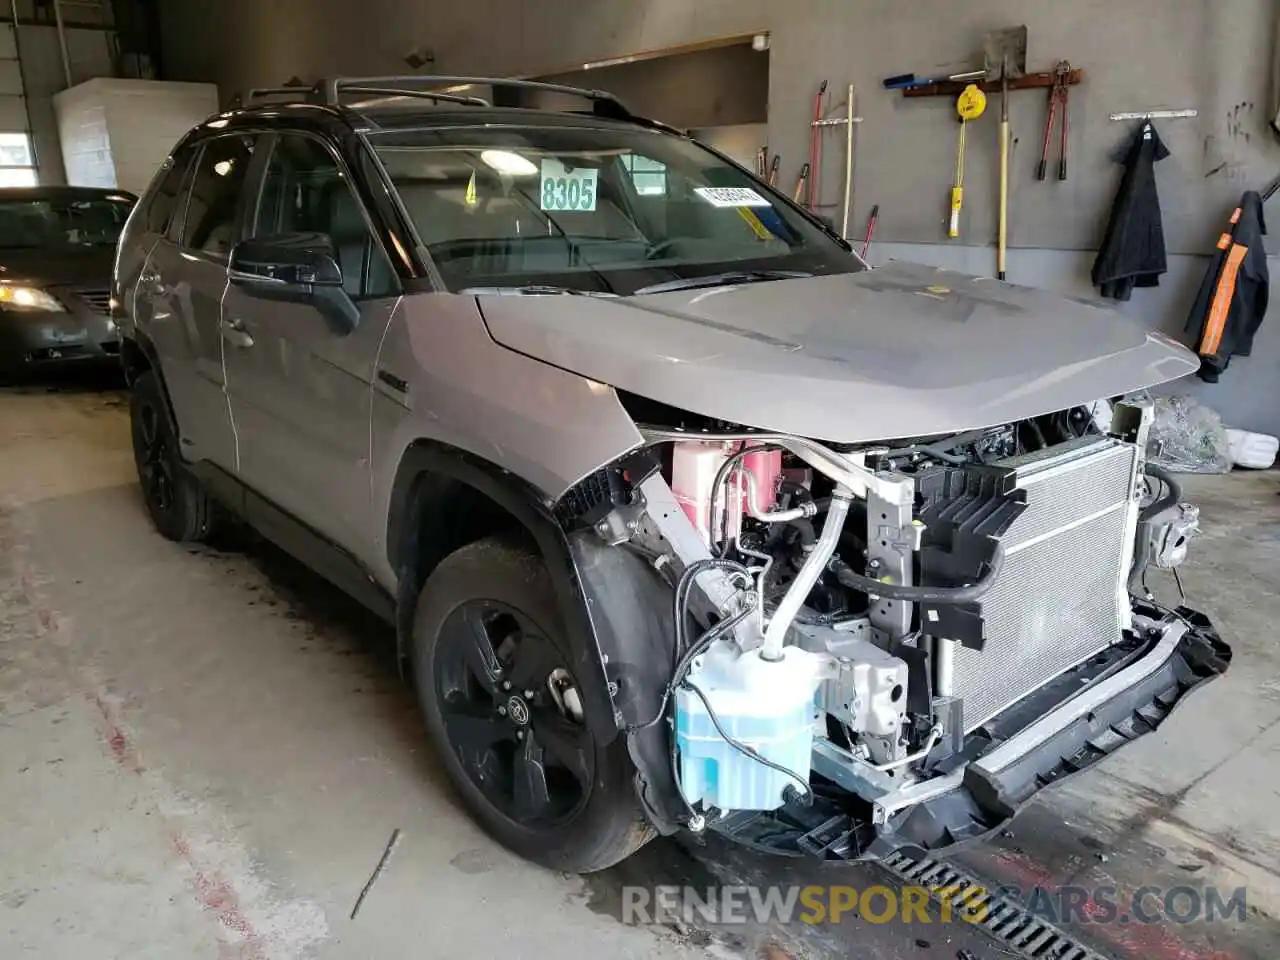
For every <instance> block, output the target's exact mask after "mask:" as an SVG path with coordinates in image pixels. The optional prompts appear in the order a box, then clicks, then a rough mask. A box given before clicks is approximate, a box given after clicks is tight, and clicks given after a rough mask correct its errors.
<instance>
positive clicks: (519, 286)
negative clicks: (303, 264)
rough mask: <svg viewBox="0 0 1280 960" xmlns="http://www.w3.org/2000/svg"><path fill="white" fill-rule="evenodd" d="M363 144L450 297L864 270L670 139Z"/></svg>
mask: <svg viewBox="0 0 1280 960" xmlns="http://www.w3.org/2000/svg"><path fill="white" fill-rule="evenodd" d="M369 139H370V142H371V144H372V146H373V148H374V150H375V152H376V153H377V155H378V157H379V159H380V160H381V162H382V164H383V166H384V167H385V168H386V171H387V174H388V176H389V177H390V179H391V181H392V183H393V184H394V185H395V187H396V189H397V191H398V192H399V194H400V198H401V200H402V202H403V205H404V207H405V210H406V212H407V213H408V216H409V218H410V220H412V222H413V226H414V228H415V229H416V230H417V233H418V238H419V240H420V241H421V244H422V246H423V248H424V249H425V250H426V252H427V253H428V254H429V255H430V257H431V259H432V261H433V262H434V263H435V265H436V267H437V268H438V270H439V271H440V274H441V276H442V277H443V279H444V281H445V283H446V285H447V286H448V287H449V289H451V290H454V291H460V290H465V291H475V292H484V293H513V294H520V293H525V294H533V295H545V294H548V293H551V292H572V293H600V294H615V295H620V296H630V295H633V294H636V293H651V292H652V293H657V292H661V291H665V290H672V289H684V288H691V287H696V286H712V285H715V284H716V278H717V277H720V276H722V275H723V276H724V277H726V278H732V279H729V280H726V282H734V283H747V282H761V281H766V280H773V279H783V278H785V277H794V276H810V275H815V274H819V273H848V272H852V271H856V270H861V269H863V268H864V264H863V263H862V261H861V260H859V259H858V258H857V257H856V256H854V255H853V254H852V253H850V252H849V251H848V250H847V249H846V248H844V247H843V246H841V245H840V243H839V242H838V241H837V240H836V239H835V238H834V237H833V236H831V235H830V234H828V233H826V232H824V231H823V229H822V228H821V227H820V226H818V225H817V224H816V223H814V222H813V221H812V220H810V219H809V218H807V217H806V216H804V215H803V214H802V213H801V212H800V211H798V210H797V209H796V208H794V207H792V206H790V205H789V204H788V203H787V202H786V201H785V200H784V199H783V198H782V197H781V196H780V195H779V194H777V193H776V192H775V191H773V190H772V189H770V188H769V187H768V186H767V185H766V184H764V183H762V182H761V181H759V180H757V179H756V178H754V177H752V176H751V175H750V174H748V173H746V172H745V171H744V170H743V169H741V168H740V167H738V166H736V165H734V164H732V163H730V162H729V161H726V160H724V159H722V158H721V157H719V156H717V155H716V154H714V153H712V152H711V151H710V150H707V149H705V148H703V147H701V146H699V145H697V144H696V143H694V142H692V141H689V140H686V139H684V138H682V137H679V136H675V135H671V134H665V133H660V132H656V131H649V130H645V129H641V128H630V127H625V128H624V127H611V126H610V127H605V126H582V127H576V126H541V127H524V126H496V125H495V126H491V127H477V126H474V125H473V126H467V127H457V128H447V129H429V130H418V131H413V132H409V133H405V132H394V133H381V134H374V135H372V136H370V138H369ZM704 281H705V282H704Z"/></svg>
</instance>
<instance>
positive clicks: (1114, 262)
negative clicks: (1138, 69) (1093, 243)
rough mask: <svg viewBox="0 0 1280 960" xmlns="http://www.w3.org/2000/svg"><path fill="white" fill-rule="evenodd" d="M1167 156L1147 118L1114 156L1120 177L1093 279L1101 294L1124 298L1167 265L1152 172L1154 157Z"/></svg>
mask: <svg viewBox="0 0 1280 960" xmlns="http://www.w3.org/2000/svg"><path fill="white" fill-rule="evenodd" d="M1167 156H1169V151H1168V149H1167V148H1166V147H1165V145H1164V141H1163V140H1161V139H1160V135H1159V134H1158V133H1156V128H1155V127H1154V126H1153V125H1152V124H1151V121H1150V120H1146V121H1143V123H1142V124H1141V125H1139V127H1138V128H1137V130H1135V131H1134V133H1133V137H1132V138H1131V140H1130V142H1129V144H1128V146H1127V148H1126V149H1125V151H1124V153H1123V155H1121V156H1119V157H1117V159H1118V160H1119V162H1121V163H1123V164H1124V176H1123V178H1121V180H1120V189H1119V191H1118V192H1117V193H1116V202H1115V205H1114V206H1112V208H1111V220H1110V222H1108V224H1107V234H1106V237H1105V239H1103V241H1102V249H1100V250H1099V251H1098V259H1097V260H1095V261H1094V264H1093V283H1094V285H1095V286H1097V287H1101V288H1102V295H1103V296H1104V297H1114V298H1115V299H1117V300H1128V299H1129V295H1130V294H1131V293H1132V292H1133V288H1134V287H1154V286H1158V285H1159V283H1160V274H1162V273H1164V272H1165V270H1167V269H1168V261H1167V260H1166V258H1165V250H1164V225H1163V223H1162V222H1161V219H1160V197H1159V195H1158V194H1157V193H1156V171H1155V165H1156V162H1157V161H1160V160H1163V159H1164V158H1165V157H1167Z"/></svg>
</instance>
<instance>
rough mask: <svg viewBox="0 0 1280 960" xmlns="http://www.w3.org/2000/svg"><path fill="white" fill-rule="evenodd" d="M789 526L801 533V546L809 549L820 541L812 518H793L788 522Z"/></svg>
mask: <svg viewBox="0 0 1280 960" xmlns="http://www.w3.org/2000/svg"><path fill="white" fill-rule="evenodd" d="M787 526H788V527H791V528H792V529H794V530H796V531H797V532H798V533H799V534H800V546H801V547H804V548H806V549H807V548H809V547H812V546H813V545H814V544H815V543H817V542H818V535H817V533H815V532H814V529H813V521H812V520H804V519H801V520H791V521H788V522H787Z"/></svg>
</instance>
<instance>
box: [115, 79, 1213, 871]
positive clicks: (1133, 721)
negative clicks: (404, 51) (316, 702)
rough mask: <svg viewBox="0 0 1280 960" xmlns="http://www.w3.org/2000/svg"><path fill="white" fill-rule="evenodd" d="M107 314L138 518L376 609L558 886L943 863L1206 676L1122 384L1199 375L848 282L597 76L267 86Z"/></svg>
mask: <svg viewBox="0 0 1280 960" xmlns="http://www.w3.org/2000/svg"><path fill="white" fill-rule="evenodd" d="M112 293H113V302H114V303H115V304H117V312H118V316H117V320H118V323H119V326H120V331H121V336H122V351H121V352H122V359H123V362H124V365H125V369H126V373H127V375H128V378H129V381H130V383H131V384H132V414H131V415H132V430H133V441H134V446H135V451H136V459H137V468H138V474H139V477H140V481H141V487H142V491H143V494H144V498H145V503H146V507H147V509H148V510H149V512H150V515H151V518H152V520H153V521H154V523H155V526H156V527H157V529H158V530H159V531H160V532H161V533H162V534H163V535H164V536H166V537H169V538H171V539H173V540H178V541H186V540H199V539H201V538H203V537H206V536H207V535H208V534H209V533H210V531H211V529H212V528H213V527H214V525H215V524H216V523H217V522H218V520H219V519H220V518H238V519H239V520H241V521H244V522H247V523H248V524H249V525H251V526H252V527H254V528H257V529H258V530H259V531H261V532H262V533H263V534H264V535H265V536H266V537H268V538H269V539H271V540H273V541H275V542H277V543H278V544H279V545H280V546H282V547H283V548H284V549H286V550H287V551H289V552H291V553H293V554H294V555H296V556H297V557H298V558H300V559H301V560H302V561H303V562H304V563H306V564H308V565H310V566H311V567H313V568H314V569H315V570H316V571H318V572H319V573H320V574H322V575H323V576H324V577H325V578H327V579H329V580H330V581H332V582H333V583H334V584H337V585H339V586H340V587H342V588H344V589H345V590H347V591H349V592H350V593H351V594H353V595H354V596H355V597H357V598H359V599H360V600H362V601H363V602H364V603H366V604H368V605H369V606H370V607H371V608H373V609H374V610H376V611H378V612H379V613H381V614H382V615H383V616H385V617H386V619H387V620H388V621H390V622H391V623H393V624H394V625H395V628H396V636H397V638H398V641H397V642H398V644H399V647H400V654H401V656H402V657H403V658H404V659H405V660H406V661H408V662H409V663H410V664H411V666H412V668H413V676H414V678H415V681H416V688H417V691H418V696H419V698H420V701H421V706H422V710H423V713H424V715H425V718H426V725H427V729H428V732H429V735H430V736H431V738H432V740H433V741H434V744H435V746H436V748H437V749H438V751H439V754H440V757H441V759H442V762H443V763H444V765H445V767H446V768H447V770H448V772H449V774H450V777H451V779H452V781H453V782H454V784H455V785H456V787H457V789H458V790H459V791H460V793H461V795H462V796H463V798H464V799H465V801H466V803H467V804H468V806H469V808H470V809H471V811H472V812H473V814H474V816H475V817H476V818H477V819H478V821H479V822H480V823H481V824H482V825H483V826H484V827H485V828H486V829H488V830H489V831H490V832H491V833H492V835H493V836H494V837H496V838H497V839H498V840H500V841H501V842H503V843H505V844H506V845H508V846H509V847H510V848H512V849H514V850H516V851H518V852H519V853H521V854H523V855H524V856H526V857H529V858H531V859H533V860H536V861H538V862H540V863H543V864H547V865H549V866H553V867H556V868H559V869H564V870H573V871H589V870H594V869H599V868H602V867H605V866H607V865H609V864H612V863H615V862H617V861H618V860H620V859H622V858H623V857H625V856H627V855H628V854H630V853H631V852H632V851H634V850H635V849H637V848H638V847H639V846H640V845H641V844H643V843H644V842H645V841H646V840H647V839H648V838H649V837H651V836H652V835H654V833H655V832H658V833H673V832H676V831H678V830H683V829H688V830H693V831H701V830H715V831H719V832H721V833H723V834H724V835H726V836H728V837H731V838H733V839H735V840H738V841H741V842H744V843H749V844H752V845H754V846H756V847H758V848H762V849H768V850H774V851H778V852H785V853H792V854H794V853H807V854H810V855H812V856H816V857H820V858H823V859H827V860H851V859H859V858H868V857H872V858H874V857H883V856H886V855H887V854H889V853H890V852H894V851H901V850H903V849H904V848H911V849H913V850H941V849H945V848H947V847H948V846H950V845H952V844H955V843H957V842H959V841H963V840H966V839H969V838H973V837H977V836H981V835H983V834H985V833H986V832H988V831H990V830H992V829H994V828H996V827H998V826H999V825H1001V824H1003V823H1004V822H1005V821H1006V820H1007V819H1008V818H1009V817H1011V816H1012V815H1013V814H1014V812H1015V811H1016V810H1017V809H1018V807H1019V806H1020V805H1021V804H1022V803H1023V802H1025V801H1026V800H1027V799H1028V798H1029V797H1031V796H1032V795H1034V794H1035V793H1036V792H1037V791H1039V790H1040V789H1041V788H1043V787H1045V786H1046V785H1048V784H1050V783H1053V782H1054V781H1057V780H1059V779H1060V778H1062V777H1064V776H1066V775H1067V774H1070V773H1074V772H1077V771H1080V770H1082V769H1084V768H1086V767H1088V766H1090V765H1091V764H1092V763H1093V762H1095V761H1096V760H1098V759H1099V758H1101V757H1104V756H1106V755H1107V754H1108V753H1110V752H1111V751H1113V750H1114V749H1116V748H1117V747H1119V746H1121V745H1123V744H1124V743H1126V742H1128V741H1130V740H1133V739H1135V738H1136V737H1139V736H1141V735H1143V734H1145V733H1148V732H1150V731H1151V730H1154V729H1155V728H1156V727H1158V726H1159V725H1160V724H1161V723H1162V722H1163V721H1164V719H1165V718H1166V716H1167V715H1168V713H1169V712H1170V710H1172V709H1173V708H1174V707H1175V705H1177V704H1178V702H1179V701H1180V700H1182V698H1183V697H1184V695H1185V694H1186V693H1187V692H1188V691H1190V690H1191V689H1192V688H1194V687H1195V686H1197V685H1198V684H1199V683H1201V682H1202V681H1205V680H1207V679H1209V678H1211V677H1213V676H1215V675H1217V674H1219V673H1221V672H1222V671H1223V670H1224V669H1225V668H1226V665H1227V663H1228V661H1229V659H1230V651H1229V650H1228V649H1227V648H1226V647H1225V646H1224V645H1223V644H1222V642H1221V641H1220V640H1219V639H1218V637H1217V636H1216V634H1215V632H1214V630H1213V628H1212V626H1211V624H1210V623H1209V621H1208V620H1207V619H1206V618H1205V617H1204V616H1203V615H1201V614H1200V613H1197V612H1195V611H1193V610H1191V609H1188V608H1186V607H1181V606H1180V607H1178V608H1176V609H1175V608H1170V607H1166V606H1164V605H1162V604H1161V603H1159V602H1157V601H1156V600H1155V599H1154V597H1152V596H1151V595H1150V594H1149V592H1148V591H1147V589H1146V579H1145V578H1146V576H1147V575H1148V573H1154V572H1155V571H1156V570H1157V569H1159V568H1169V567H1173V566H1175V565H1176V564H1178V563H1179V562H1180V561H1181V560H1182V557H1183V556H1184V554H1185V552H1186V542H1187V539H1188V538H1189V537H1190V536H1191V535H1192V534H1193V533H1194V532H1195V529H1196V523H1197V513H1196V509H1195V508H1194V507H1193V506H1191V505H1189V504H1186V503H1184V502H1182V500H1181V497H1180V495H1179V490H1178V486H1177V484H1176V482H1175V481H1174V478H1172V477H1170V476H1169V475H1168V474H1167V473H1165V472H1163V471H1161V470H1160V469H1159V468H1158V467H1156V466H1154V465H1153V464H1151V463H1150V462H1149V461H1148V459H1147V452H1146V435H1147V431H1148V428H1149V426H1150V419H1151V411H1150V407H1149V405H1148V404H1145V403H1143V402H1139V401H1132V400H1130V401H1126V400H1124V399H1123V398H1124V397H1127V396H1132V395H1133V394H1134V393H1135V392H1136V391H1141V390H1142V389H1143V388H1147V387H1150V386H1153V385H1155V384H1159V383H1162V382H1165V381H1169V380H1172V379H1174V378H1177V377H1180V376H1182V375H1184V374H1187V373H1190V372H1192V371H1194V370H1195V369H1196V362H1195V359H1194V357H1193V356H1192V355H1191V354H1190V353H1189V352H1188V351H1187V350H1185V349H1184V348H1182V347H1181V346H1179V345H1178V344H1176V343H1175V342H1173V341H1171V340H1169V339H1167V338H1165V337H1163V336H1161V335H1160V334H1157V333H1152V332H1149V331H1147V330H1146V329H1143V328H1141V327H1139V326H1137V325H1135V324H1134V323H1133V322H1131V321H1129V320H1128V319H1126V318H1125V317H1124V316H1122V315H1121V314H1119V313H1117V312H1116V311H1114V310H1113V309H1111V308H1109V307H1107V306H1104V305H1102V304H1100V303H1094V302H1088V301H1084V300H1077V299H1062V298H1059V297H1055V296H1050V295H1048V294H1046V293H1042V292H1037V291H1034V290H1031V289H1028V288H1025V287H1020V286H1016V285H1012V284H1008V283H1003V282H998V281H996V280H993V279H982V278H974V277H967V276H962V275H959V274H955V273H951V272H947V271H943V270H939V269H934V268H930V267H923V266H911V265H902V264H892V263H891V264H889V265H887V266H884V267H879V268H876V269H871V268H869V267H868V265H867V264H866V263H865V262H864V261H863V260H862V259H861V258H860V257H859V256H857V255H856V254H855V253H854V252H853V251H852V249H851V247H850V245H849V244H848V243H847V242H845V240H843V239H842V238H841V237H839V236H838V235H837V234H836V233H835V232H834V231H832V230H831V229H830V228H829V227H828V226H827V225H826V223H825V222H824V221H823V220H822V219H820V218H817V217H815V216H813V215H811V214H810V213H809V212H808V211H806V210H804V209H802V208H801V207H799V206H797V205H796V204H794V203H793V202H791V201H790V200H789V199H788V198H787V197H785V196H783V195H782V194H780V193H779V192H778V191H777V190H776V189H774V188H773V187H771V186H770V185H769V184H768V183H766V182H763V181H762V180H761V179H759V178H757V177H755V176H752V175H751V174H750V173H748V172H747V171H746V170H745V169H743V168H742V167H741V166H739V165H738V164H736V163H734V162H733V161H731V160H729V159H728V158H726V157H725V156H723V155H721V154H720V153H717V152H716V151H714V150H712V149H709V148H708V147H705V146H702V145H700V144H699V143H697V142H695V141H694V140H691V139H689V138H688V137H686V136H683V135H682V134H681V133H679V132H678V131H675V130H672V129H670V128H668V127H665V126H663V125H661V124H659V123H656V122H653V121H649V120H645V119H643V118H640V117H637V116H634V115H633V114H631V113H630V112H629V111H628V110H627V109H626V108H625V107H624V106H623V105H622V104H621V103H620V102H618V101H617V100H616V99H614V98H613V97H611V96H609V95H607V94H604V93H598V92H593V91H584V90H577V89H573V88H565V87H559V86H551V85H546V84H537V83H532V82H517V81H499V80H476V79H471V78H456V77H433V78H415V79H414V80H412V81H409V80H405V79H403V78H365V79H344V80H328V81H323V82H321V83H319V84H318V85H317V86H316V87H315V88H313V89H299V88H286V89H283V90H274V91H256V92H255V93H254V94H253V95H252V96H251V98H250V99H249V100H248V101H247V102H246V103H245V104H244V105H243V106H241V107H239V108H237V109H235V110H232V111H229V112H226V113H223V114H220V115H218V116H216V117H212V118H210V119H209V120H208V121H207V122H205V123H203V124H202V125H200V126H199V127H198V128H197V129H195V130H193V131H191V133H190V134H189V135H188V136H186V137H185V139H183V140H182V141H181V142H180V143H179V144H178V145H177V147H176V148H175V150H174V151H173V153H172V156H171V157H170V158H169V159H168V161H167V162H166V163H165V164H164V166H163V168H162V169H161V170H160V171H159V173H158V175H157V176H156V178H155V181H154V183H153V184H152V186H151V187H150V189H149V190H148V191H147V193H146V195H145V197H144V198H143V199H142V201H141V203H140V204H139V206H138V207H137V209H136V210H135V212H134V213H133V215H132V216H131V218H130V220H129V222H128V224H127V226H126V229H125V232H124V236H123V239H122V242H121V244H120V247H119V252H118V256H117V264H116V271H115V281H114V288H113V291H112ZM1099 400H1109V401H1115V402H1114V404H1101V405H1100V404H1097V403H1096V401H1099ZM1104 406H1106V407H1107V408H1108V412H1109V416H1105V417H1104V416H1102V415H1101V411H1102V410H1103V407H1104Z"/></svg>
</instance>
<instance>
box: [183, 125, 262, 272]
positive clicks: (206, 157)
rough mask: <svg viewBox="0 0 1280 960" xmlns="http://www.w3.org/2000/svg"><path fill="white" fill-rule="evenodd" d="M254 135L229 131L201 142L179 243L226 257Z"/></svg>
mask: <svg viewBox="0 0 1280 960" xmlns="http://www.w3.org/2000/svg"><path fill="white" fill-rule="evenodd" d="M256 141H257V138H256V137H253V136H245V135H241V134H233V135H229V136H224V137H217V138H215V139H213V140H209V141H207V142H206V143H205V146H204V152H203V153H202V154H201V155H200V160H199V162H198V164H197V166H196V172H195V176H194V178H193V179H192V181H191V193H190V197H189V199H188V200H187V212H186V216H185V218H184V219H183V224H182V247H183V248H184V249H186V250H191V251H194V252H197V253H202V254H205V255H206V256H208V257H211V258H212V259H215V260H219V261H226V259H227V258H228V256H229V255H230V253H231V247H232V246H233V245H234V244H235V242H236V240H237V239H238V238H239V224H240V215H241V211H242V208H243V206H244V203H243V201H244V197H245V187H246V185H247V184H248V180H249V164H250V163H251V162H252V160H253V151H254V146H255V143H256Z"/></svg>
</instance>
